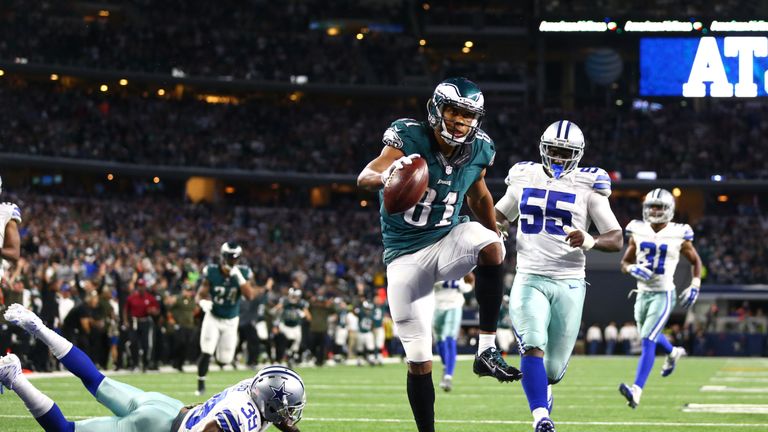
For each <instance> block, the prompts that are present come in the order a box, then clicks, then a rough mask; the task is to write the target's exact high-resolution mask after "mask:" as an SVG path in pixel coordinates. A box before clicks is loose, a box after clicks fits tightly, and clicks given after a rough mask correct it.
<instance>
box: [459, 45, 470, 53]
mask: <svg viewBox="0 0 768 432" xmlns="http://www.w3.org/2000/svg"><path fill="white" fill-rule="evenodd" d="M470 51H471V50H470V49H469V48H467V47H464V48H462V49H461V52H463V53H464V54H469V52H470Z"/></svg>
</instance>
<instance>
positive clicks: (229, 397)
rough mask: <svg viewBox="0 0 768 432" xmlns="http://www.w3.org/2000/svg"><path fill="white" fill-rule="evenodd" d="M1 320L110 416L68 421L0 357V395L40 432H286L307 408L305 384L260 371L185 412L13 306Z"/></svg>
mask: <svg viewBox="0 0 768 432" xmlns="http://www.w3.org/2000/svg"><path fill="white" fill-rule="evenodd" d="M4 316H5V319H7V320H8V321H10V322H12V323H14V324H16V325H18V326H20V327H21V328H23V329H24V330H25V331H27V332H28V333H29V334H31V335H33V336H35V337H36V338H37V339H38V340H40V341H41V342H43V343H45V344H46V345H47V346H48V348H49V349H50V350H51V352H52V353H53V354H54V355H55V356H56V358H58V359H59V361H61V363H62V364H63V365H64V366H65V367H66V368H67V369H68V370H69V371H70V372H72V373H73V374H74V375H75V376H77V377H78V378H80V380H81V381H82V382H83V385H84V386H85V388H86V389H87V390H88V391H89V392H90V393H91V394H92V395H93V396H94V397H95V398H96V400H97V401H98V402H99V403H101V404H102V405H104V406H105V407H106V408H108V409H109V410H110V411H111V412H112V414H114V416H111V417H98V418H92V419H87V420H79V421H76V422H72V421H68V420H67V419H66V418H65V417H64V415H63V414H62V412H61V410H60V409H59V407H58V406H57V405H56V404H55V403H54V402H53V400H51V399H50V398H49V397H48V396H46V395H45V394H43V393H42V392H40V390H38V389H37V388H35V387H34V386H33V385H32V384H31V383H30V382H29V381H28V380H27V378H26V377H25V376H24V375H23V374H22V373H21V365H20V363H19V358H18V357H16V355H14V354H8V355H6V356H3V357H0V390H2V387H3V386H5V387H7V388H9V389H11V390H13V391H15V392H16V394H17V395H18V396H19V398H21V400H22V401H23V402H24V405H25V406H26V407H27V409H29V412H30V413H31V414H32V415H33V416H34V417H35V420H37V422H38V423H39V424H40V426H42V428H43V430H45V431H46V432H75V431H77V432H169V431H170V432H229V431H259V432H261V431H264V430H266V429H267V428H268V427H269V426H270V425H272V424H274V425H275V427H277V428H278V429H279V430H281V431H285V432H296V431H298V430H299V429H298V428H297V427H296V423H297V422H298V421H299V420H300V419H301V414H302V410H303V409H304V405H305V404H306V396H305V391H304V382H303V381H302V380H301V378H300V377H299V375H298V374H297V373H296V372H294V371H292V370H290V369H288V368H285V367H281V366H267V367H265V368H264V369H262V370H260V371H259V372H258V373H257V374H256V376H255V377H254V378H249V379H246V380H243V381H241V382H239V383H237V384H235V385H234V386H232V387H229V388H227V389H225V390H224V391H222V392H220V393H218V394H216V395H215V396H213V397H211V398H210V399H208V401H206V402H205V403H204V404H200V405H197V406H190V407H184V404H182V403H181V402H180V401H178V400H176V399H173V398H171V397H168V396H166V395H164V394H161V393H156V392H144V391H142V390H140V389H138V388H135V387H133V386H130V385H128V384H124V383H121V382H118V381H115V380H113V379H111V378H107V377H105V376H104V375H102V374H101V372H99V371H98V370H97V369H96V366H95V365H94V364H93V362H92V361H91V359H89V358H88V356H87V355H86V354H85V353H84V352H82V351H81V350H80V349H78V348H77V347H76V346H73V345H72V343H71V342H69V341H68V340H66V339H64V338H63V337H61V336H59V335H58V334H57V333H56V332H54V331H53V330H51V329H50V328H48V327H46V326H45V325H44V324H43V322H42V321H41V320H40V318H39V317H38V316H37V315H35V314H34V313H33V312H31V311H29V310H28V309H26V308H24V307H23V306H21V305H20V304H13V305H11V307H9V308H8V310H7V311H6V312H5V315H4Z"/></svg>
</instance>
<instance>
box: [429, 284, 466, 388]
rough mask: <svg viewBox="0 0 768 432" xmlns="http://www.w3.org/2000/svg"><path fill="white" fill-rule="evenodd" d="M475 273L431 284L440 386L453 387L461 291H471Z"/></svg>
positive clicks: (461, 304) (461, 310)
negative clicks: (441, 370) (433, 298)
mask: <svg viewBox="0 0 768 432" xmlns="http://www.w3.org/2000/svg"><path fill="white" fill-rule="evenodd" d="M474 282H475V275H474V274H472V273H468V274H467V275H466V276H464V278H463V279H458V280H452V281H443V282H438V283H436V284H435V320H434V328H435V336H436V337H437V352H438V354H440V360H441V361H442V362H443V379H442V380H440V388H441V389H443V390H445V391H446V392H449V391H451V390H452V389H453V371H454V369H455V367H456V354H457V350H456V339H457V338H458V337H459V330H460V329H461V317H462V312H463V306H464V294H466V293H468V292H470V291H472V288H473V287H472V284H473V283H474Z"/></svg>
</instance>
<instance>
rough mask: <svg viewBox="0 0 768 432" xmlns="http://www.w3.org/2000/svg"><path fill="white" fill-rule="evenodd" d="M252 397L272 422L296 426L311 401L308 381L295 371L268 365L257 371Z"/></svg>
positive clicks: (262, 412) (252, 383) (252, 387)
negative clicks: (306, 382)
mask: <svg viewBox="0 0 768 432" xmlns="http://www.w3.org/2000/svg"><path fill="white" fill-rule="evenodd" d="M251 399H253V402H254V403H255V404H256V407H258V409H259V411H261V414H262V415H263V416H264V418H265V419H266V420H267V421H268V422H270V423H272V424H282V423H286V422H288V423H289V424H290V425H295V424H296V423H298V422H299V420H301V414H302V412H303V411H304V405H306V403H307V395H306V392H305V391H304V381H303V380H302V379H301V377H300V376H299V374H298V373H296V372H295V371H294V370H292V369H289V368H287V367H284V366H280V365H271V366H266V367H264V368H263V369H261V370H260V371H259V372H258V373H257V374H256V376H255V377H254V378H253V381H252V382H251Z"/></svg>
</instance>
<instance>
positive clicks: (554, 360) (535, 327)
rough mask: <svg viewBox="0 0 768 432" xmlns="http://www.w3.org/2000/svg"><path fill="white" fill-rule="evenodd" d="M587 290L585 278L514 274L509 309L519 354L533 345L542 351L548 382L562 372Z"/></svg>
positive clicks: (573, 342) (577, 331)
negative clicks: (554, 277) (556, 277)
mask: <svg viewBox="0 0 768 432" xmlns="http://www.w3.org/2000/svg"><path fill="white" fill-rule="evenodd" d="M586 292H587V290H586V283H585V282H584V279H552V278H549V277H546V276H541V275H535V274H527V273H518V274H516V275H515V282H514V283H513V284H512V292H511V294H510V296H509V297H510V298H509V312H510V315H511V317H512V327H513V329H514V331H515V335H516V336H517V339H518V341H519V344H520V345H519V346H520V353H521V354H522V353H524V352H525V351H528V350H530V349H533V348H538V349H540V350H542V351H544V368H545V369H546V370H547V378H548V379H549V383H550V384H555V383H557V382H559V381H560V380H561V379H563V375H565V370H566V368H567V367H568V361H569V360H570V358H571V353H572V352H573V347H574V345H575V344H576V338H577V337H578V335H579V327H580V326H581V312H582V309H583V308H584V296H585V295H586Z"/></svg>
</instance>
